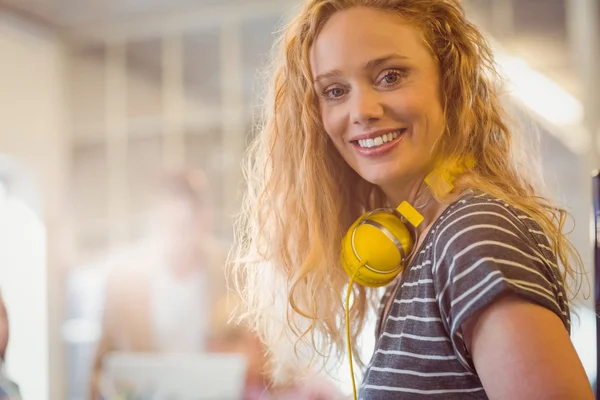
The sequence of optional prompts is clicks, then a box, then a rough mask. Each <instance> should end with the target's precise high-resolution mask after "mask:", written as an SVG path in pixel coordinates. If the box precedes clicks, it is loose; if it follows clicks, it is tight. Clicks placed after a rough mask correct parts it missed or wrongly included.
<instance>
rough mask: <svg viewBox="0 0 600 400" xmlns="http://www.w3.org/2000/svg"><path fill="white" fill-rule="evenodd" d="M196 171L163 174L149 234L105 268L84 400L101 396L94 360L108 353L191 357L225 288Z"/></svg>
mask: <svg viewBox="0 0 600 400" xmlns="http://www.w3.org/2000/svg"><path fill="white" fill-rule="evenodd" d="M207 186H208V185H207V181H206V177H205V175H204V173H203V172H202V171H185V172H177V173H170V174H168V175H167V176H166V178H165V179H164V180H163V182H162V185H161V188H160V190H159V192H160V193H159V198H158V202H157V203H158V206H157V207H156V210H155V212H153V213H152V222H151V224H152V225H151V227H150V234H149V235H148V237H147V240H145V241H144V242H143V245H142V246H141V248H139V249H136V251H135V252H134V255H133V256H128V257H126V261H125V262H120V263H118V265H115V266H114V267H113V268H111V271H110V272H109V274H108V278H107V284H106V295H105V296H106V297H105V308H104V315H103V320H102V334H101V338H100V340H99V343H98V346H97V352H96V356H95V359H94V362H93V367H92V368H93V371H92V377H91V388H90V398H91V399H93V400H96V399H99V398H101V393H100V382H101V380H100V379H101V372H102V360H103V358H104V356H105V355H107V354H108V353H110V352H114V351H118V352H139V353H154V352H156V353H199V352H203V351H205V349H206V339H207V335H208V331H209V323H210V321H211V319H212V317H211V310H212V309H213V306H212V305H213V304H214V302H213V301H212V299H216V298H218V297H220V296H221V295H222V292H224V289H225V279H224V274H223V269H222V267H223V265H224V261H225V253H224V252H221V251H219V246H218V245H217V243H216V240H214V238H213V236H212V223H211V209H210V207H209V203H208V187H207Z"/></svg>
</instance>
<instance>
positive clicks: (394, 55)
mask: <svg viewBox="0 0 600 400" xmlns="http://www.w3.org/2000/svg"><path fill="white" fill-rule="evenodd" d="M398 59H400V60H407V59H408V57H406V56H403V55H401V54H398V53H390V54H387V55H385V56H383V57H379V58H376V59H374V60H371V61H369V62H368V63H367V64H366V65H365V69H373V68H375V67H377V66H379V65H381V64H384V63H385V62H387V61H391V60H398ZM341 74H342V71H340V70H339V69H335V70H333V71H329V72H325V73H322V74H319V75H317V77H316V78H315V80H314V83H317V82H319V81H320V80H323V79H325V78H330V77H332V76H340V75H341Z"/></svg>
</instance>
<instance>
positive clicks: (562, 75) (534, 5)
mask: <svg viewBox="0 0 600 400" xmlns="http://www.w3.org/2000/svg"><path fill="white" fill-rule="evenodd" d="M593 1H595V0H462V2H463V4H464V6H465V9H466V10H467V12H468V14H470V16H471V18H472V19H473V20H474V21H475V22H476V24H478V25H479V26H481V27H482V28H483V29H484V30H485V31H486V32H487V33H488V34H489V35H490V36H491V37H492V38H493V39H494V41H496V42H498V43H499V44H500V45H501V46H502V47H503V48H504V49H505V50H506V51H508V52H509V53H510V54H512V55H515V56H518V57H520V58H522V59H523V60H525V61H526V62H527V63H528V64H529V65H530V66H531V67H532V68H533V69H535V70H537V71H539V72H541V73H542V74H544V75H545V76H547V77H548V78H550V79H551V80H553V81H554V82H556V83H557V84H559V85H560V86H561V87H562V88H563V89H564V90H566V91H567V92H569V93H570V94H572V95H573V96H574V97H575V98H577V99H579V100H580V101H582V102H584V103H585V104H588V105H589V104H592V105H598V106H600V104H598V103H599V102H600V100H599V99H598V97H599V96H598V95H593V94H592V95H590V94H589V93H588V92H597V91H595V90H593V89H592V90H590V88H589V87H588V86H589V83H590V79H589V72H590V71H592V69H591V68H594V71H595V68H598V67H599V65H598V62H597V61H598V56H597V54H598V53H600V40H595V41H596V43H595V44H594V45H591V44H590V45H589V46H595V47H593V48H594V49H595V52H596V56H594V57H595V61H594V60H593V58H592V60H591V61H590V60H589V59H588V60H583V59H582V57H583V58H585V54H586V53H590V51H589V49H590V48H592V47H589V46H588V47H587V51H586V50H585V46H586V45H587V44H584V47H581V46H580V45H581V43H580V42H581V40H579V42H578V39H579V38H575V37H574V34H573V32H574V31H577V32H581V27H579V26H576V25H578V24H579V25H581V24H580V22H581V13H579V18H580V19H579V20H577V19H573V18H572V15H573V14H574V10H575V7H578V6H580V5H582V4H584V3H586V2H587V4H591V2H593ZM298 4H301V1H300V0H0V6H2V5H3V6H4V7H6V8H9V9H12V10H13V11H14V12H18V13H21V14H24V15H26V16H29V17H31V18H35V19H37V20H39V21H43V22H44V23H45V24H47V25H50V26H52V27H55V28H56V29H57V30H59V31H60V32H63V33H65V34H66V35H67V37H68V38H69V39H70V40H75V41H84V42H85V41H87V40H90V39H92V40H111V39H116V40H118V39H119V38H121V37H126V38H129V39H131V38H135V37H137V38H147V37H155V38H160V37H161V36H164V35H168V34H169V32H171V31H177V30H182V29H188V28H192V29H195V28H197V27H198V26H202V25H206V24H207V23H209V24H210V23H213V24H215V22H216V21H221V20H227V19H228V18H229V19H231V18H235V17H236V15H238V16H239V15H245V14H247V13H251V14H252V13H254V14H255V15H260V14H261V13H263V14H265V13H266V14H268V12H269V11H271V13H272V14H273V13H274V15H277V14H279V15H281V14H282V13H284V12H286V11H288V10H289V9H290V8H291V7H293V6H294V5H298ZM596 8H597V9H600V7H596ZM575 14H577V13H575ZM570 17H571V18H570ZM594 18H595V19H594V21H595V26H596V29H597V26H598V21H600V11H599V12H598V15H596V16H594ZM592 25H594V23H592ZM269 28H270V27H269ZM584 29H585V27H584ZM244 34H245V35H247V36H245V38H248V36H252V32H251V31H246V32H245V33H244ZM260 36H261V37H262V38H263V39H260V40H269V41H272V39H273V38H272V36H270V35H260ZM592 40H593V38H592V39H590V40H589V41H590V42H591V41H592ZM269 46H270V44H269V43H262V44H257V47H259V48H268V47H269ZM574 47H579V48H578V49H574ZM582 49H584V50H582ZM592 53H593V52H592ZM582 54H583V55H582ZM134 58H135V57H134ZM137 58H139V59H140V60H143V59H144V54H143V52H140V54H139V57H137ZM594 63H595V64H594ZM583 64H585V65H588V79H587V80H586V79H582V74H581V65H583ZM592 81H594V79H592ZM596 83H597V82H596ZM598 89H600V88H598ZM590 96H593V97H590ZM590 99H592V100H593V101H592V100H590ZM588 108H589V107H588ZM588 113H589V110H588ZM595 124H596V123H594V124H592V126H594V125H595ZM598 124H600V122H599V123H598Z"/></svg>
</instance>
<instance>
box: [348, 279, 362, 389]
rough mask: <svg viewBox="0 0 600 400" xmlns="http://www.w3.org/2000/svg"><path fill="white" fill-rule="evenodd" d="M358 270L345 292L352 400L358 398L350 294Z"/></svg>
mask: <svg viewBox="0 0 600 400" xmlns="http://www.w3.org/2000/svg"><path fill="white" fill-rule="evenodd" d="M359 268H360V267H359ZM359 268H357V269H356V270H355V272H354V274H353V275H352V277H351V278H350V281H349V282H348V290H347V291H346V343H347V346H348V358H349V360H350V376H351V378H352V393H354V400H357V397H358V396H357V393H356V382H355V380H354V365H353V362H352V342H351V339H352V335H351V334H350V293H351V292H352V284H353V283H354V276H355V275H356V273H357V272H358V269H359Z"/></svg>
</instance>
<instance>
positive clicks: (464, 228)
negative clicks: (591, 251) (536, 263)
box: [432, 193, 555, 264]
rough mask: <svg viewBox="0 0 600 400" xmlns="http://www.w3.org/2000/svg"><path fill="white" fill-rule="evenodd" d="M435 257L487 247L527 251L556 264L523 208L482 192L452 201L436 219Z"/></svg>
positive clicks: (542, 236)
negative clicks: (520, 208)
mask: <svg viewBox="0 0 600 400" xmlns="http://www.w3.org/2000/svg"><path fill="white" fill-rule="evenodd" d="M432 244H433V248H434V253H435V258H436V259H437V260H442V259H445V258H447V257H454V256H456V253H457V252H458V253H461V254H462V253H467V252H469V251H471V250H475V252H476V254H479V255H481V252H482V251H485V250H486V249H487V250H489V249H493V248H496V249H497V250H502V251H503V252H507V251H508V252H510V251H511V250H512V251H516V252H517V253H519V251H521V252H523V251H526V252H527V253H533V254H535V255H539V256H540V257H541V258H543V259H544V261H547V262H549V263H550V264H555V260H554V259H553V257H554V256H553V255H552V254H551V253H547V252H545V251H544V250H549V246H548V240H547V237H546V235H545V234H544V233H543V230H542V228H541V227H540V226H539V224H538V223H537V222H536V221H535V220H533V219H532V218H530V217H529V216H528V215H527V214H526V213H525V212H523V211H521V210H519V209H517V208H516V207H514V206H512V205H510V204H508V203H507V202H505V201H503V200H501V199H498V198H496V197H494V196H491V195H489V194H485V193H475V194H469V195H466V196H464V197H463V198H462V199H460V200H458V201H456V202H454V203H453V204H451V205H450V206H449V207H448V209H446V211H445V212H444V213H443V214H442V215H441V216H440V218H439V220H438V221H437V222H436V226H435V229H434V232H433V243H432Z"/></svg>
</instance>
